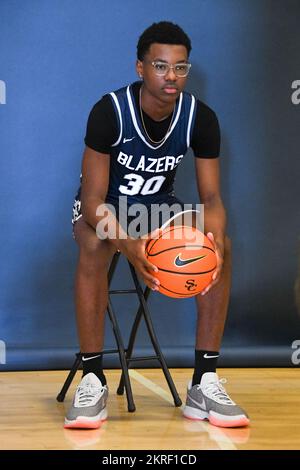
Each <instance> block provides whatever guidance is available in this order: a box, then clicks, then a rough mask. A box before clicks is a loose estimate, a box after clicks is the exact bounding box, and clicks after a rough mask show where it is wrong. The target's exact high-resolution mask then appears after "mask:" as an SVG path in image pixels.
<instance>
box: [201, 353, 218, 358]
mask: <svg viewBox="0 0 300 470" xmlns="http://www.w3.org/2000/svg"><path fill="white" fill-rule="evenodd" d="M203 357H204V359H211V358H213V357H219V354H218V355H217V356H208V355H207V354H206V353H205V354H204V356H203Z"/></svg>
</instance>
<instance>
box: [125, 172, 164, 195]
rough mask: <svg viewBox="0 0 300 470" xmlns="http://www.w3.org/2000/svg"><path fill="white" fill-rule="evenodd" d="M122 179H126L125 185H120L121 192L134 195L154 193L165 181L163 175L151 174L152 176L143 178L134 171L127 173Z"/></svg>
mask: <svg viewBox="0 0 300 470" xmlns="http://www.w3.org/2000/svg"><path fill="white" fill-rule="evenodd" d="M124 179H126V180H128V183H127V186H124V185H122V184H121V185H120V186H119V191H120V192H121V193H122V194H127V195H128V196H134V195H135V194H142V195H143V196H145V195H146V194H154V193H157V192H158V191H159V190H160V188H161V186H162V184H163V182H164V181H165V179H166V177H165V176H162V175H160V176H153V178H150V179H147V180H145V179H144V178H143V177H142V176H141V175H136V174H135V173H129V174H128V175H125V176H124Z"/></svg>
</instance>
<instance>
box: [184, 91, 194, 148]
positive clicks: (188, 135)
mask: <svg viewBox="0 0 300 470" xmlns="http://www.w3.org/2000/svg"><path fill="white" fill-rule="evenodd" d="M191 97H192V103H191V109H190V115H189V121H188V126H187V133H186V144H187V148H189V146H190V143H191V125H192V120H193V115H194V109H195V103H196V100H195V97H194V96H193V95H191Z"/></svg>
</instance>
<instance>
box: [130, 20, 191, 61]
mask: <svg viewBox="0 0 300 470" xmlns="http://www.w3.org/2000/svg"><path fill="white" fill-rule="evenodd" d="M155 42H157V43H159V44H176V45H178V44H179V45H182V46H185V47H186V49H187V53H188V56H189V55H190V52H191V49H192V45H191V40H190V38H189V37H188V35H187V34H186V33H185V32H184V31H183V29H182V28H180V26H178V25H177V24H174V23H171V22H170V21H160V22H159V23H153V24H152V25H151V26H149V28H147V29H146V30H145V31H144V32H143V33H142V34H141V36H140V37H139V40H138V44H137V58H138V60H144V57H145V55H146V54H147V52H148V51H149V48H150V46H151V44H153V43H155Z"/></svg>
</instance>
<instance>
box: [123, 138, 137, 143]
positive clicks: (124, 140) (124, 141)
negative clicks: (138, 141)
mask: <svg viewBox="0 0 300 470" xmlns="http://www.w3.org/2000/svg"><path fill="white" fill-rule="evenodd" d="M133 139H135V137H131V138H130V139H126V137H124V139H123V144H126V142H130V141H131V140H133Z"/></svg>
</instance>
